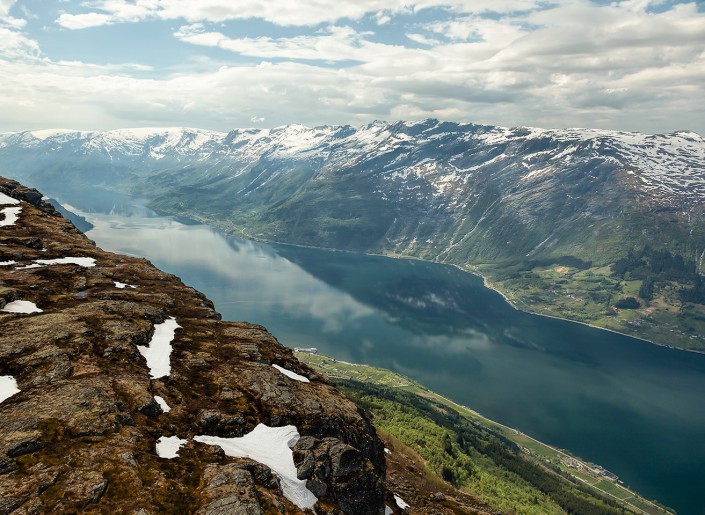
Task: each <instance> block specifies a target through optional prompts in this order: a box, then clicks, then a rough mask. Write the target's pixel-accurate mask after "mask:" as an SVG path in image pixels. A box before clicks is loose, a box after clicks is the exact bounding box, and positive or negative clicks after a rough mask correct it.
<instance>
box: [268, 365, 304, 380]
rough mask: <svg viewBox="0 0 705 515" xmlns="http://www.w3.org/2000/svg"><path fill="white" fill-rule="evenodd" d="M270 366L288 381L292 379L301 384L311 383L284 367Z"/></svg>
mask: <svg viewBox="0 0 705 515" xmlns="http://www.w3.org/2000/svg"><path fill="white" fill-rule="evenodd" d="M272 366H273V367H274V368H276V369H277V370H279V372H281V373H282V374H284V375H285V376H286V377H288V378H290V379H293V380H295V381H299V382H301V383H310V382H311V381H309V379H308V377H304V376H302V375H300V374H297V373H296V372H292V371H291V370H288V369H286V368H284V367H280V366H279V365H272Z"/></svg>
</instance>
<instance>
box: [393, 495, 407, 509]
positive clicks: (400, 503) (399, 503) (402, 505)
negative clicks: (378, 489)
mask: <svg viewBox="0 0 705 515" xmlns="http://www.w3.org/2000/svg"><path fill="white" fill-rule="evenodd" d="M394 501H396V503H397V506H399V507H400V508H401V509H402V510H405V509H407V508H408V507H409V504H408V503H406V502H404V499H402V498H401V497H399V496H398V495H397V494H394Z"/></svg>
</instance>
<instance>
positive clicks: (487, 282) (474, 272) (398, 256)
mask: <svg viewBox="0 0 705 515" xmlns="http://www.w3.org/2000/svg"><path fill="white" fill-rule="evenodd" d="M201 223H205V224H206V225H209V226H211V227H212V225H211V224H210V223H208V222H205V221H204V222H201ZM224 230H225V229H224ZM225 232H226V233H228V231H227V230H225ZM229 234H232V235H233V236H237V234H234V233H229ZM240 237H242V238H244V239H249V240H253V241H257V242H260V243H267V244H270V245H285V246H289V247H298V248H304V249H314V250H325V251H328V252H344V253H348V254H362V255H364V256H376V257H386V258H390V259H408V260H411V261H423V262H424V263H432V264H436V265H445V266H452V267H454V268H457V269H458V270H460V271H461V272H463V273H466V274H470V275H474V276H476V277H479V278H480V279H482V284H483V286H484V287H485V288H487V289H488V290H492V291H493V292H495V293H497V294H498V295H500V296H501V297H502V298H503V299H504V301H505V302H506V303H507V304H509V305H510V306H511V307H512V308H513V309H515V310H516V311H520V312H522V313H526V314H528V315H535V316H540V317H546V318H552V319H554V320H561V321H563V322H570V323H572V324H581V325H584V326H587V327H590V328H592V329H599V330H601V331H608V332H610V333H614V334H618V335H620V336H626V337H628V338H634V339H635V340H639V341H642V342H644V343H648V344H650V345H655V346H657V347H663V348H664V349H671V350H676V351H681V352H692V353H693V354H705V350H698V349H685V348H682V347H676V346H674V345H668V344H666V343H659V342H655V341H653V340H649V339H648V338H644V337H641V336H636V335H633V334H629V333H625V332H623V331H618V330H616V329H610V328H609V327H601V326H599V325H594V324H591V323H589V322H583V321H582V320H572V319H570V318H564V317H559V316H556V315H549V314H546V313H539V312H537V311H531V310H529V309H522V308H520V307H519V306H517V304H516V303H515V302H514V301H513V300H511V299H510V298H509V297H507V295H506V294H505V293H504V292H502V291H501V290H499V289H498V288H497V287H496V286H495V285H494V284H492V283H491V282H490V280H489V279H488V278H487V276H485V275H483V274H482V273H480V272H479V271H477V270H468V269H465V268H463V267H462V266H461V265H457V264H455V263H442V262H440V261H430V260H428V259H423V258H419V257H416V256H404V255H401V254H379V253H376V252H360V251H356V250H345V249H334V248H330V247H319V246H316V245H302V244H298V243H288V242H280V241H274V240H267V239H265V238H261V237H256V236H251V235H248V234H246V233H244V232H243V231H240Z"/></svg>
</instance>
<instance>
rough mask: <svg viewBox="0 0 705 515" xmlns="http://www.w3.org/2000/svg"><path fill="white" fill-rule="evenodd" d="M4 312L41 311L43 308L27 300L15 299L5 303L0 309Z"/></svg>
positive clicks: (27, 312)
mask: <svg viewBox="0 0 705 515" xmlns="http://www.w3.org/2000/svg"><path fill="white" fill-rule="evenodd" d="M0 311H4V312H5V313H24V314H29V313H42V312H43V310H41V309H39V308H38V307H37V305H36V304H35V303H34V302H30V301H28V300H15V301H12V302H8V303H7V304H5V307H4V308H2V309H0Z"/></svg>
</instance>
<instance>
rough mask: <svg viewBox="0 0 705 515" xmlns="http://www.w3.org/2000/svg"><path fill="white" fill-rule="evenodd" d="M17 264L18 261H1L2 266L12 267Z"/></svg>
mask: <svg viewBox="0 0 705 515" xmlns="http://www.w3.org/2000/svg"><path fill="white" fill-rule="evenodd" d="M15 264H17V261H0V266H10V265H15Z"/></svg>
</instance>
